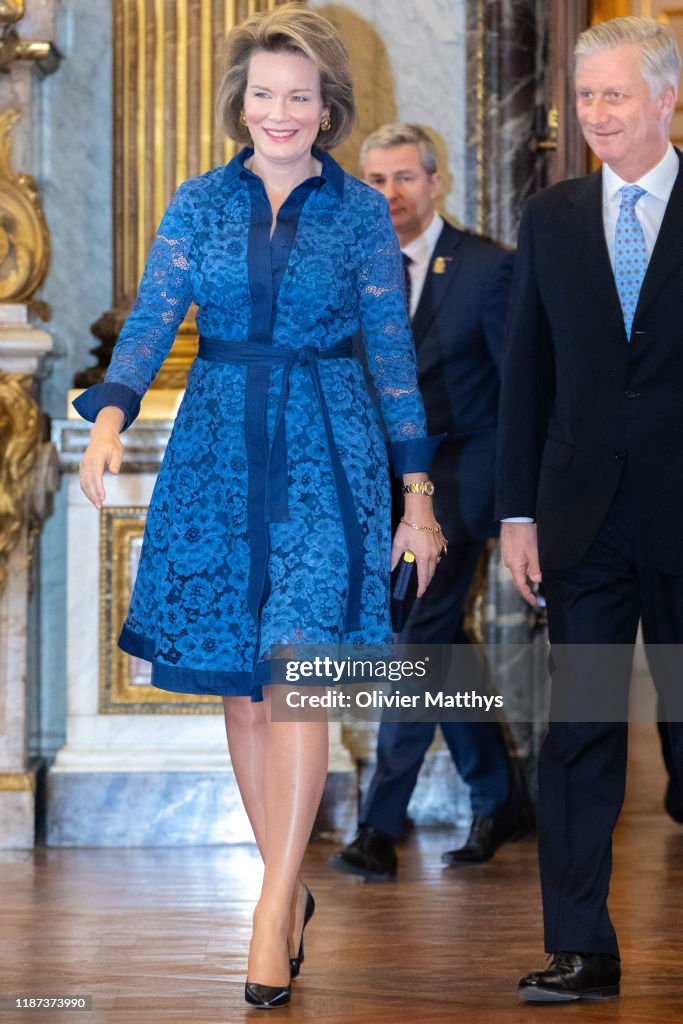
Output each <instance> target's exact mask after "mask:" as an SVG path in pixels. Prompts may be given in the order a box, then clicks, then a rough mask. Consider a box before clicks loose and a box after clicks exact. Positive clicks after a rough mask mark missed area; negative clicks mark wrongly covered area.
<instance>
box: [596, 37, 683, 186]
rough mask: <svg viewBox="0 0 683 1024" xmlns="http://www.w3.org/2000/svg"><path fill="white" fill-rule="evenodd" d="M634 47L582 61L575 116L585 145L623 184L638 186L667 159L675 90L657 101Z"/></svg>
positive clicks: (664, 92) (667, 90)
mask: <svg viewBox="0 0 683 1024" xmlns="http://www.w3.org/2000/svg"><path fill="white" fill-rule="evenodd" d="M641 65H642V56H641V51H640V48H639V47H638V46H636V45H633V44H628V45H623V46H615V47H613V48H611V49H609V50H601V51H599V52H597V53H592V54H588V55H586V56H585V57H582V58H581V59H580V61H579V63H578V67H577V69H576V113H577V116H578V119H579V123H580V125H581V129H582V131H583V134H584V138H585V139H586V142H587V143H588V145H589V146H590V147H591V149H592V150H593V152H594V153H595V155H596V156H597V157H599V159H600V160H603V161H604V162H605V163H606V164H609V166H610V167H611V168H612V170H613V171H615V172H616V173H617V174H618V175H619V177H620V178H622V179H623V180H624V181H628V182H634V181H637V180H638V179H639V178H641V177H642V176H643V174H645V173H646V172H647V171H649V170H651V169H652V168H653V167H654V166H655V165H656V164H658V163H659V161H660V160H661V159H662V157H663V156H664V153H665V151H666V147H667V145H668V141H669V120H670V116H671V112H672V111H673V108H674V106H675V103H676V90H675V89H674V88H673V87H672V86H670V85H667V86H665V87H664V88H663V89H662V91H661V92H660V94H659V96H657V97H656V98H654V99H653V97H652V95H651V93H650V88H649V86H648V84H647V82H646V80H645V78H644V77H643V73H642V71H641Z"/></svg>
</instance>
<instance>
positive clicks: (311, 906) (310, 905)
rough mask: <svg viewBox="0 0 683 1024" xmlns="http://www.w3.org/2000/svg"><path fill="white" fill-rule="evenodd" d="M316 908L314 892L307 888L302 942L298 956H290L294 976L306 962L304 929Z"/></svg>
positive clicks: (297, 975)
mask: <svg viewBox="0 0 683 1024" xmlns="http://www.w3.org/2000/svg"><path fill="white" fill-rule="evenodd" d="M314 910H315V900H314V899H313V893H312V892H311V890H310V889H308V888H307V889H306V909H305V910H304V926H303V928H302V929H301V942H300V943H299V952H298V955H297V956H290V958H289V971H290V974H291V976H292V978H298V977H299V973H300V971H301V965H302V963H303V962H304V930H305V928H306V925H307V924H308V922H309V921H310V920H311V918H312V917H313V911H314Z"/></svg>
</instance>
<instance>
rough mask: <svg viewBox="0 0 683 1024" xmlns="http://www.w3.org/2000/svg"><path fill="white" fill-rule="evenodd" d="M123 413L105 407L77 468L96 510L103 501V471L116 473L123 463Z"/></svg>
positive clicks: (87, 495) (83, 489)
mask: <svg viewBox="0 0 683 1024" xmlns="http://www.w3.org/2000/svg"><path fill="white" fill-rule="evenodd" d="M123 419H124V416H123V412H122V411H121V410H120V409H117V408H115V407H114V406H107V407H106V408H105V409H102V410H101V411H100V412H99V413H98V415H97V420H96V421H95V425H94V426H93V428H92V431H91V434H90V443H89V445H88V447H87V448H86V450H85V454H84V455H83V458H82V459H81V464H80V466H79V468H78V471H79V476H80V482H81V490H82V491H83V493H84V494H85V496H86V498H87V499H88V500H89V501H91V502H92V503H93V505H94V506H95V508H96V509H101V508H102V505H103V504H104V499H105V498H106V496H107V495H106V493H105V490H104V470H105V468H107V469H108V470H109V472H110V473H114V474H116V475H117V474H118V473H119V470H120V469H121V462H122V460H123V445H122V444H121V440H120V438H119V430H120V429H121V427H122V425H123Z"/></svg>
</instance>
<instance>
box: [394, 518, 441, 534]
mask: <svg viewBox="0 0 683 1024" xmlns="http://www.w3.org/2000/svg"><path fill="white" fill-rule="evenodd" d="M401 522H402V523H403V524H404V525H405V526H412V528H413V530H420V531H422V533H441V527H440V526H439V524H438V523H437V524H436V526H420V524H419V523H411V522H409V521H408V520H407V519H404V518H401Z"/></svg>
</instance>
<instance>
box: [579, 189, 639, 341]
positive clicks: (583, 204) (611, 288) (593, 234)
mask: <svg viewBox="0 0 683 1024" xmlns="http://www.w3.org/2000/svg"><path fill="white" fill-rule="evenodd" d="M577 186H578V187H577V191H576V192H575V193H574V195H573V196H572V197H571V198H570V200H569V202H570V204H571V207H572V209H571V214H570V237H569V240H568V241H569V244H568V247H567V250H566V252H565V256H566V258H567V259H568V260H570V261H571V264H572V267H573V272H572V277H574V278H575V279H576V275H577V274H578V275H580V279H582V280H583V282H584V283H583V285H581V287H580V289H579V294H581V295H583V296H589V295H599V296H604V299H605V302H606V304H607V308H608V311H609V313H610V314H612V315H613V317H615V318H616V322H617V323H618V324H619V325H620V327H621V333H620V336H619V340H620V341H623V342H624V343H625V342H626V330H625V328H624V316H623V313H622V309H621V302H620V300H619V293H618V291H617V286H616V282H615V280H614V271H613V270H612V263H611V260H610V257H609V249H608V248H607V241H606V239H605V224H604V219H603V213H602V174H601V172H600V171H596V172H595V173H594V174H590V175H588V176H587V177H586V178H583V179H581V180H580V181H579V182H577Z"/></svg>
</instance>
